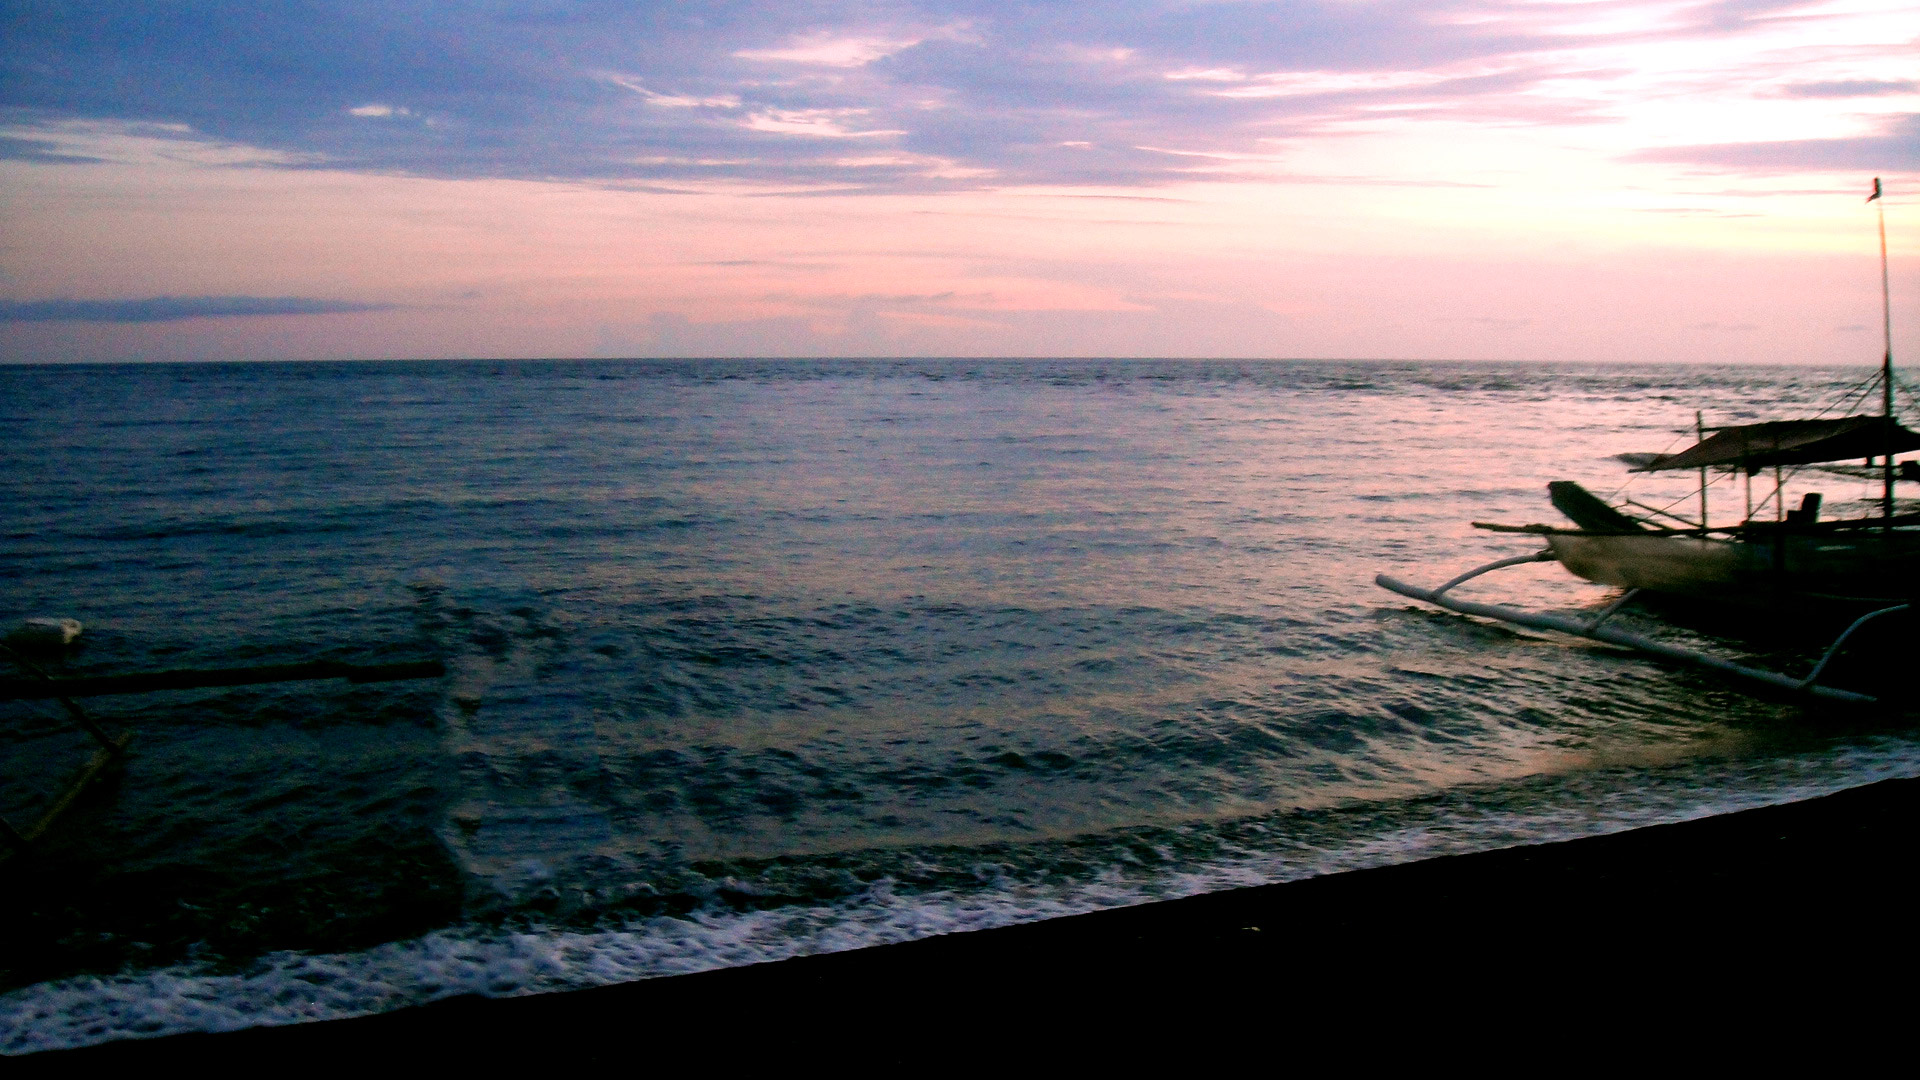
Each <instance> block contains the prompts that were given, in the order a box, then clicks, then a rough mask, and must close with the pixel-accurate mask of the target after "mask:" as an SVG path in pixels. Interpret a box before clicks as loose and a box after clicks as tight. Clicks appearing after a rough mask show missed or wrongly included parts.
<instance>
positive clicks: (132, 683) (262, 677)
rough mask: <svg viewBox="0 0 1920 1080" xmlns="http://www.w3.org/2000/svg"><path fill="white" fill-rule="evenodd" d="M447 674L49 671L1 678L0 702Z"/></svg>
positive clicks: (434, 666) (365, 667) (411, 669)
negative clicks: (30, 676)
mask: <svg viewBox="0 0 1920 1080" xmlns="http://www.w3.org/2000/svg"><path fill="white" fill-rule="evenodd" d="M446 673H447V666H446V665H445V664H443V663H441V662H440V661H438V660H419V661H412V662H408V663H402V664H346V663H341V662H339V661H337V660H316V661H313V662H312V663H307V664H266V665H263V666H260V667H243V668H181V669H177V670H173V671H143V672H135V673H133V674H129V675H77V676H60V675H53V676H48V677H45V678H41V679H0V701H25V700H31V699H38V698H57V697H97V696H99V695H102V694H145V693H150V692H152V691H155V690H198V689H201V688H203V687H209V686H249V685H252V684H254V683H275V682H301V681H304V680H308V679H345V680H347V681H348V682H354V683H372V682H393V681H396V680H400V679H436V678H439V677H440V676H442V675H445V674H446Z"/></svg>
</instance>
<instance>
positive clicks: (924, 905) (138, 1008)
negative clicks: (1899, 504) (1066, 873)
mask: <svg viewBox="0 0 1920 1080" xmlns="http://www.w3.org/2000/svg"><path fill="white" fill-rule="evenodd" d="M1885 749H1886V750H1888V751H1891V752H1887V753H1880V752H1876V750H1875V749H1874V748H1872V747H1861V748H1859V749H1858V750H1856V751H1854V752H1851V753H1849V754H1844V755H1841V756H1840V757H1841V760H1835V759H1833V758H1827V759H1825V760H1823V761H1820V762H1819V767H1815V768H1811V769H1807V770H1803V771H1799V772H1797V773H1796V771H1795V770H1794V769H1792V768H1791V767H1790V765H1791V763H1781V764H1783V765H1788V766H1789V767H1788V768H1786V769H1785V770H1784V773H1783V775H1782V776H1781V777H1780V780H1781V782H1780V783H1777V784H1771V785H1763V786H1752V787H1748V786H1740V785H1735V786H1734V787H1733V788H1732V789H1731V790H1723V791H1722V792H1721V793H1720V794H1718V795H1715V796H1713V797H1712V798H1703V796H1702V795H1701V791H1700V789H1698V788H1693V789H1692V790H1691V794H1688V793H1687V792H1686V791H1683V790H1680V789H1677V788H1676V789H1675V790H1674V791H1672V792H1671V793H1663V792H1661V791H1660V790H1658V789H1657V787H1656V788H1655V789H1653V790H1647V789H1642V790H1641V791H1639V792H1637V793H1635V797H1632V798H1620V799H1614V800H1605V801H1603V803H1602V804H1600V805H1596V804H1594V803H1593V802H1582V803H1579V804H1578V805H1574V804H1568V805H1564V806H1558V807H1534V808H1533V812H1531V813H1529V814H1527V815H1526V816H1524V817H1514V816H1512V815H1506V814H1489V815H1480V814H1477V813H1475V812H1473V811H1472V810H1471V808H1467V809H1465V810H1464V811H1463V812H1459V813H1451V814H1447V815H1442V816H1441V817H1439V818H1435V819H1433V820H1428V821H1423V822H1420V823H1418V824H1412V825H1408V826H1405V827H1399V828H1392V829H1389V830H1386V831H1384V832H1382V833H1381V834H1379V835H1376V836H1373V837H1368V838H1355V842H1354V843H1352V844H1350V845H1346V846H1343V847H1342V848H1340V849H1339V850H1334V851H1327V852H1324V853H1322V855H1321V856H1320V857H1318V858H1315V859H1312V860H1310V861H1302V859H1301V858H1300V857H1299V854H1298V853H1297V852H1296V853H1294V854H1293V855H1291V856H1288V857H1285V858H1281V857H1258V856H1256V857H1249V858H1242V859H1235V860H1231V861H1225V862H1221V863H1218V864H1214V865H1210V866H1206V867H1201V868H1196V869H1193V870H1189V871H1183V872H1177V873H1172V874H1166V875H1163V876H1160V877H1157V878H1154V879H1151V880H1142V879H1137V878H1136V879H1127V878H1123V877H1122V876H1121V875H1120V874H1119V873H1118V872H1112V873H1109V874H1106V875H1103V876H1102V877H1101V878H1099V879H1097V880H1094V881H1092V882H1087V883H1082V884H1077V885H1073V886H1067V887H1058V886H1045V885H1031V884H1021V883H1016V882H1007V881H1001V882H996V883H993V884H991V885H989V886H987V887H986V888H984V889H981V890H979V891H971V890H970V891H968V892H966V893H960V892H952V891H943V892H932V893H900V892H897V891H896V890H895V889H894V887H893V885H892V883H891V882H888V881H881V882H877V883H875V884H874V885H873V886H872V887H871V888H870V889H868V890H867V891H866V892H865V893H864V894H862V895H860V896H858V897H854V898H851V899H848V900H844V901H840V902H836V903H832V904H823V905H819V906H813V907H784V908H779V909H773V910H764V911H747V912H736V911H705V912H696V913H693V914H691V915H688V916H685V917H658V918H651V919H641V920H635V921H634V922H633V923H631V924H630V925H628V926H626V927H624V928H621V929H617V930H599V931H574V930H544V931H538V932H522V933H500V932H480V931H476V930H474V929H471V928H467V929H462V928H453V929H449V930H444V931H437V932H435V933H431V934H428V935H426V936H424V937H420V938H416V939H413V940H410V941H400V942H393V943H390V944H386V945H381V946H379V947H377V948H373V949H368V950H365V951H363V952H355V953H342V954H322V955H312V954H304V953H294V952H283V953H275V954H272V955H269V956H266V957H263V958H262V959H261V960H259V961H258V962H257V963H256V964H255V965H254V966H253V968H252V969H251V970H249V971H247V972H244V973H241V974H209V973H206V972H204V971H196V970H194V969H192V968H186V967H180V968H170V969H166V970H159V971H149V972H142V973H138V974H130V975H120V976H112V977H93V976H89V977H81V978H73V979H65V980H59V981H53V982H47V983H41V984H39V985H36V986H30V987H26V988H24V989H21V990H18V991H15V992H13V993H11V994H7V995H5V996H3V997H0V1053H5V1054H26V1053H33V1052H36V1051H41V1050H55V1049H62V1048H70V1047H77V1046H86V1045H90V1044H94V1043H100V1042H106V1041H110V1040H115V1039H128V1038H153V1037H158V1036H163V1035H172V1034H178V1033H183V1032H191V1031H210V1032H217V1031H232V1030H236V1029H239V1028H246V1027H254V1026H261V1025H279V1024H296V1023H303V1022H307V1021H314V1020H330V1019H338V1018H343V1017H350V1016H361V1015H366V1014H370V1013H377V1012H384V1011H388V1010H391V1009H397V1008H402V1007H406V1006H409V1005H420V1004H425V1003H427V1002H431V1001H436V1000H440V999H443V998H449V997H455V996H459V995H463V994H480V995H485V996H490V997H513V996H519V995H525V994H538V993H546V992H552V991H560V990H573V989H584V988H586V987H591V986H604V985H609V984H614V983H622V982H632V981H635V980H638V979H647V978H657V977H660V976H667V975H679V974H687V973H692V972H697V971H708V970H713V969H716V968H724V967H738V966H742V965H747V964H757V963H766V962H769V961H775V960H783V959H787V958H790V957H795V956H805V955H813V954H819V953H829V952H839V951H843V950H848V949H857V948H863V947H866V946H870V945H882V944H890V943H894V942H901V941H910V940H914V939H917V938H925V937H932V936H935V935H938V934H949V933H959V932H964V931H969V930H984V929H989V928H992V927H997V926H1007V925H1011V924H1014V923H1022V922H1033V921H1037V920H1041V919H1049V918H1055V917H1059V916H1064V915H1073V914H1080V913H1083V912H1089V911H1096V910H1102V909H1106V908H1114V907H1123V906H1127V905H1130V904H1137V903H1143V902H1146V901H1150V900H1158V899H1172V898H1176V897H1180V896H1189V895H1194V894H1198V893H1204V892H1213V891H1218V890H1221V889H1227V888H1235V887H1241V886H1249V885H1261V884H1268V883H1272V882H1277V881H1287V880H1295V879H1299V878H1303V877H1309V876H1314V875H1317V874H1324V873H1330V872H1336V871H1340V870H1350V869H1361V868H1365V867H1370V866H1382V865H1389V864H1394V863H1401V862H1408V861H1412V860H1415V859H1419V858H1428V857H1433V856H1438V855H1445V854H1453V853H1461V852H1468V851H1477V850H1487V849H1491V848H1496V847H1502V846H1509V845H1512V844H1515V843H1522V842H1539V841H1542V840H1550V839H1572V838H1575V837H1578V836H1587V835H1596V834H1600V833H1606V832H1613V831H1618V830H1620V829H1625V828H1632V827H1635V826H1641V825H1648V824H1655V823H1659V822H1668V821H1679V820H1686V819H1691V818H1698V817H1704V816H1708V815H1711V814H1719V813H1728V812H1733V811H1737V810H1743V809H1749V808H1752V807H1756V806H1763V805H1770V804H1775V803H1781V802H1790V801H1795V800H1798V799H1805V798H1812V797H1815V796H1819V795H1823V794H1828V793H1830V792H1833V791H1835V790H1839V789H1842V788H1845V787H1850V786H1854V785H1858V784H1863V783H1871V782H1873V781H1876V780H1882V779H1890V778H1895V777H1910V776H1915V775H1920V762H1916V761H1914V760H1912V758H1911V757H1910V755H1909V754H1908V753H1905V752H1903V751H1902V749H1901V748H1899V747H1895V746H1888V747H1886V748H1885ZM1800 761H1801V763H1802V764H1806V765H1812V764H1814V763H1813V762H1812V761H1811V760H1808V759H1800ZM1696 779H1697V778H1696Z"/></svg>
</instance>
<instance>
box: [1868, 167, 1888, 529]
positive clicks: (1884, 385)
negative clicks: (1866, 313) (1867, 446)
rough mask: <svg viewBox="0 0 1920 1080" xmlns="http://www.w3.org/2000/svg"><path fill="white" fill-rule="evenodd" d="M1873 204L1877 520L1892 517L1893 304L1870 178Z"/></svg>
mask: <svg viewBox="0 0 1920 1080" xmlns="http://www.w3.org/2000/svg"><path fill="white" fill-rule="evenodd" d="M1867 201H1868V202H1870V203H1873V204H1874V207H1873V208H1874V209H1875V210H1876V211H1878V213H1879V217H1880V328H1881V330H1882V332H1884V333H1885V335H1886V344H1887V350H1886V352H1884V353H1882V354H1881V357H1880V415H1881V416H1884V417H1886V419H1887V422H1886V426H1885V428H1884V431H1885V433H1886V434H1885V439H1886V441H1885V442H1883V443H1881V448H1882V449H1883V450H1885V451H1886V452H1885V453H1884V454H1883V455H1882V456H1881V458H1880V516H1881V517H1885V518H1890V517H1892V516H1893V300H1892V293H1891V291H1890V290H1889V288H1888V285H1887V204H1886V203H1885V202H1884V201H1883V200H1882V199H1881V198H1880V178H1879V177H1877V176H1876V177H1874V178H1873V194H1871V195H1869V196H1867Z"/></svg>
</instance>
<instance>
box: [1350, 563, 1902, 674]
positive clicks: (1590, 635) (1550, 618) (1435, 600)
mask: <svg viewBox="0 0 1920 1080" xmlns="http://www.w3.org/2000/svg"><path fill="white" fill-rule="evenodd" d="M1553 559H1554V555H1553V552H1552V551H1551V550H1547V551H1541V552H1537V553H1535V554H1533V555H1521V556H1516V557H1514V558H1510V559H1500V560H1498V561H1495V562H1491V563H1488V564H1487V565H1485V566H1481V567H1476V568H1474V569H1472V570H1469V571H1467V572H1466V573H1464V574H1461V575H1460V576H1459V577H1456V578H1454V579H1453V580H1452V581H1449V582H1447V583H1446V584H1444V585H1442V586H1440V587H1439V588H1437V589H1423V588H1421V587H1419V586H1418V585H1409V584H1407V583H1406V582H1404V581H1401V580H1400V579H1398V578H1395V577H1392V576H1390V575H1387V574H1376V575H1375V576H1374V579H1373V583H1374V584H1376V585H1378V586H1380V587H1381V588H1383V589H1386V590H1388V591H1390V592H1396V593H1399V594H1400V595H1401V596H1405V597H1408V598H1410V599H1413V600H1420V601H1423V602H1425V603H1429V604H1434V605H1436V606H1439V607H1443V608H1446V609H1447V610H1449V611H1457V612H1459V613H1460V614H1462V615H1478V616H1480V617H1482V618H1487V619H1498V620H1500V621H1501V622H1506V623H1512V624H1514V625H1515V626H1525V627H1529V628H1531V629H1535V630H1553V631H1557V632H1559V633H1562V634H1572V635H1574V636H1575V637H1583V638H1587V639H1588V640H1590V641H1599V642H1603V643H1605V644H1608V645H1620V646H1623V647H1625V648H1629V649H1638V650H1640V651H1641V652H1645V653H1651V654H1653V655H1654V656H1659V657H1664V658H1666V659H1669V660H1679V661H1682V662H1684V663H1689V664H1698V665H1700V666H1701V667H1707V668H1712V669H1713V670H1715V671H1724V672H1726V673H1728V674H1730V675H1738V676H1740V677H1741V678H1744V679H1752V680H1754V681H1756V682H1761V683H1765V684H1767V685H1768V686H1772V687H1776V688H1778V689H1781V690H1787V691H1791V692H1793V693H1801V694H1809V695H1812V696H1814V697H1818V698H1822V699H1825V700H1828V701H1840V702H1846V703H1848V704H1854V705H1871V704H1875V703H1877V702H1878V701H1879V699H1878V698H1875V697H1873V696H1872V695H1870V694H1859V693H1855V692H1854V691H1852V690H1842V689H1840V688H1838V687H1834V686H1821V685H1819V682H1818V681H1817V680H1818V679H1819V678H1820V675H1821V673H1822V672H1824V671H1825V670H1826V667H1827V662H1828V661H1829V660H1831V659H1833V657H1834V654H1835V653H1837V652H1839V651H1840V647H1841V645H1843V644H1845V643H1846V640H1847V639H1848V638H1849V637H1851V636H1852V635H1853V632H1854V631H1855V630H1858V629H1859V628H1860V627H1861V626H1863V625H1865V624H1866V623H1867V622H1868V621H1869V620H1871V619H1875V618H1878V617H1879V616H1881V615H1889V614H1892V613H1893V612H1896V611H1904V610H1906V608H1907V605H1906V604H1900V605H1896V606H1894V607H1889V608H1882V609H1881V610H1879V611H1875V612H1872V613H1870V614H1868V615H1864V616H1861V617H1860V618H1859V619H1858V620H1856V621H1855V622H1854V624H1853V625H1852V626H1849V627H1848V628H1847V629H1846V632H1845V633H1842V634H1841V635H1840V637H1839V638H1838V639H1836V640H1835V641H1834V643H1833V644H1832V645H1830V646H1828V647H1827V651H1826V654H1825V655H1824V656H1822V657H1821V659H1820V662H1819V663H1818V664H1816V665H1815V666H1814V669H1813V673H1812V674H1810V675H1808V676H1807V677H1806V678H1804V679H1795V678H1792V677H1791V676H1787V675H1782V674H1780V673H1779V672H1777V671H1766V670H1764V669H1761V668H1755V667H1748V666H1747V665H1745V664H1737V663H1734V662H1733V661H1731V660H1723V659H1721V658H1720V657H1717V656H1711V655H1709V654H1707V653H1703V652H1700V651H1698V650H1695V649H1687V648H1682V647H1680V646H1678V645H1670V644H1668V643H1666V642H1664V641H1655V640H1653V639H1652V638H1649V637H1643V636H1642V635H1640V634H1635V633H1631V632H1629V631H1626V630H1619V629H1615V628H1614V627H1611V626H1607V625H1606V622H1607V620H1608V619H1609V618H1611V617H1612V616H1613V614H1614V613H1615V612H1617V611H1619V610H1620V608H1621V606H1622V605H1624V604H1625V603H1626V602H1627V600H1629V599H1631V598H1632V596H1633V593H1632V592H1629V593H1628V594H1627V595H1626V596H1623V597H1621V598H1620V599H1619V600H1616V601H1615V602H1613V603H1612V604H1610V605H1608V606H1607V607H1606V609H1605V610H1603V611H1601V612H1600V614H1598V615H1597V616H1594V617H1593V618H1590V619H1574V618H1568V617H1567V616H1564V615H1549V614H1546V613H1545V612H1536V611H1521V610H1519V609H1518V608H1510V607H1503V606H1501V605H1499V604H1479V603H1475V602H1473V601H1471V600H1456V599H1454V598H1453V597H1451V596H1448V595H1446V594H1447V593H1448V592H1449V591H1450V590H1452V589H1453V587H1454V586H1456V585H1459V584H1460V583H1462V582H1465V581H1470V580H1472V579H1473V578H1476V577H1479V576H1480V575H1481V574H1485V573H1488V572H1490V571H1493V570H1498V569H1500V568H1501V567H1505V566H1515V565H1519V564H1521V563H1529V562H1551V561H1553Z"/></svg>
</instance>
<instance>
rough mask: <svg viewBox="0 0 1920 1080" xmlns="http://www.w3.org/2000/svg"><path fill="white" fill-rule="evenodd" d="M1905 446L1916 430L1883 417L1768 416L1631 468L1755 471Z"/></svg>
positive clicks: (1917, 443) (1917, 439)
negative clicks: (1763, 421) (1779, 417)
mask: <svg viewBox="0 0 1920 1080" xmlns="http://www.w3.org/2000/svg"><path fill="white" fill-rule="evenodd" d="M1889 429H1891V430H1889ZM1909 450H1920V434H1916V433H1914V432H1912V431H1908V430H1907V429H1906V428H1904V427H1901V426H1900V423H1899V421H1897V420H1891V419H1889V418H1887V417H1884V416H1842V417H1837V418H1835V419H1832V420H1771V421H1768V422H1767V423H1764V424H1742V425H1740V426H1739V427H1724V428H1721V429H1720V430H1718V431H1716V432H1714V433H1713V434H1712V435H1709V436H1707V437H1706V438H1705V439H1702V440H1701V441H1700V442H1697V443H1695V444H1693V445H1692V446H1689V447H1687V448H1686V449H1685V450H1682V451H1680V452H1679V453H1677V454H1662V455H1660V456H1657V457H1654V458H1653V459H1652V460H1649V461H1646V462H1645V463H1643V464H1639V465H1638V466H1637V467H1636V468H1634V469H1633V470H1631V471H1633V472H1658V471H1660V470H1663V469H1710V468H1716V467H1734V468H1743V469H1746V470H1747V471H1748V472H1758V471H1759V470H1761V469H1764V468H1770V467H1772V466H1775V465H1813V464H1817V463H1819V462H1824V461H1847V460H1849V459H1852V458H1860V459H1863V460H1864V459H1866V458H1870V457H1877V456H1880V455H1884V454H1889V453H1893V454H1904V453H1906V452H1907V451H1909Z"/></svg>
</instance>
